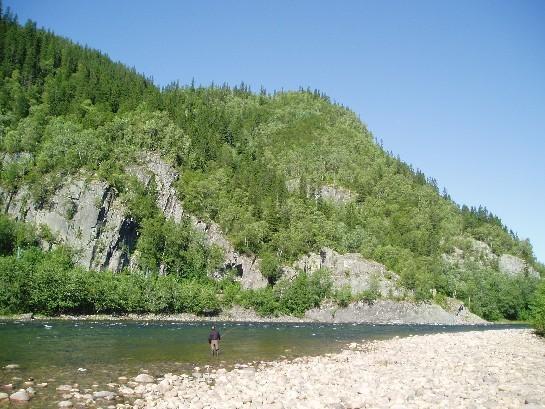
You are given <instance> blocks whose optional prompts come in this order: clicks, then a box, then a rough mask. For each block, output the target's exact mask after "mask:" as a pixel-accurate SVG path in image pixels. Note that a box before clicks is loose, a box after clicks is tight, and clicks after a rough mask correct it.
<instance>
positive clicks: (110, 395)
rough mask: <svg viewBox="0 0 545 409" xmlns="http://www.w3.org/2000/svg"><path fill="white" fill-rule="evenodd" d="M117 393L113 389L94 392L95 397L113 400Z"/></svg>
mask: <svg viewBox="0 0 545 409" xmlns="http://www.w3.org/2000/svg"><path fill="white" fill-rule="evenodd" d="M116 396H117V395H116V394H115V393H114V392H112V391H98V392H93V397H94V398H95V399H104V400H113V399H115V397H116Z"/></svg>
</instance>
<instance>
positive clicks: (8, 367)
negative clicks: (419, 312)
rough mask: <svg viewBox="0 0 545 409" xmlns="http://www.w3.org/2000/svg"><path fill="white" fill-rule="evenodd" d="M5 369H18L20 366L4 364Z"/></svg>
mask: <svg viewBox="0 0 545 409" xmlns="http://www.w3.org/2000/svg"><path fill="white" fill-rule="evenodd" d="M4 368H5V369H19V368H20V366H19V365H18V364H9V365H6V366H4Z"/></svg>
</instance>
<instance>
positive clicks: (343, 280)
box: [286, 248, 400, 297]
mask: <svg viewBox="0 0 545 409" xmlns="http://www.w3.org/2000/svg"><path fill="white" fill-rule="evenodd" d="M294 267H295V268H298V269H300V270H303V271H306V272H309V273H312V272H314V271H316V270H318V269H320V268H327V269H328V270H329V271H330V273H331V278H332V280H333V287H334V288H342V287H343V286H346V285H349V286H350V288H351V290H352V293H353V294H358V293H361V292H362V291H367V290H376V291H378V292H379V293H380V294H381V295H382V296H384V297H388V296H396V295H399V292H400V290H399V289H398V287H397V285H396V283H397V281H398V279H399V277H398V276H397V274H395V273H392V272H390V271H388V270H387V269H386V267H385V266H384V265H382V264H380V263H376V262H374V261H370V260H367V259H365V258H363V257H362V256H361V255H359V254H354V253H347V254H339V253H337V252H336V251H334V250H331V249H329V248H324V249H322V250H321V251H320V254H316V253H310V254H309V255H307V256H304V257H302V258H301V259H299V260H298V261H297V262H295V264H294ZM286 271H287V272H288V274H289V273H292V274H293V270H286Z"/></svg>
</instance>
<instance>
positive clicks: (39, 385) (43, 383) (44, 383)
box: [36, 382, 48, 388]
mask: <svg viewBox="0 0 545 409" xmlns="http://www.w3.org/2000/svg"><path fill="white" fill-rule="evenodd" d="M47 385H48V383H47V382H42V383H38V384H36V386H37V387H38V388H47Z"/></svg>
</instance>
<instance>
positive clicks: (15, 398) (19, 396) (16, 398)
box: [9, 390, 30, 402]
mask: <svg viewBox="0 0 545 409" xmlns="http://www.w3.org/2000/svg"><path fill="white" fill-rule="evenodd" d="M9 400H10V401H12V402H28V401H29V400H30V395H29V394H28V392H27V391H25V390H22V391H18V392H15V393H13V394H11V395H10V396H9Z"/></svg>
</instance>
